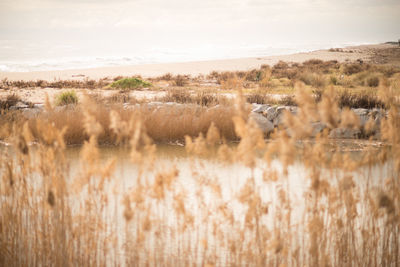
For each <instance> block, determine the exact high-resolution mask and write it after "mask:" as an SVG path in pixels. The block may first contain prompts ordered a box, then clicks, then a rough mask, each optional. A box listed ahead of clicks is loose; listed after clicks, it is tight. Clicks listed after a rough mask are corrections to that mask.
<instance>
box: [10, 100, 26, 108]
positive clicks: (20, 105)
mask: <svg viewBox="0 0 400 267" xmlns="http://www.w3.org/2000/svg"><path fill="white" fill-rule="evenodd" d="M26 108H29V106H28V105H27V104H25V103H23V102H21V101H19V102H17V103H16V104H15V105H14V106H12V107H10V110H17V109H26Z"/></svg>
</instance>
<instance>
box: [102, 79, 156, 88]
mask: <svg viewBox="0 0 400 267" xmlns="http://www.w3.org/2000/svg"><path fill="white" fill-rule="evenodd" d="M110 86H111V87H112V88H117V89H122V90H130V89H139V88H144V87H151V86H152V85H151V83H149V82H146V81H143V80H141V79H139V78H123V79H121V80H118V81H115V82H113V83H112V84H111V85H110Z"/></svg>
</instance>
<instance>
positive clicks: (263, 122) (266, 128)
mask: <svg viewBox="0 0 400 267" xmlns="http://www.w3.org/2000/svg"><path fill="white" fill-rule="evenodd" d="M250 119H252V120H254V121H255V122H256V123H257V125H258V127H260V129H261V131H262V132H263V133H264V134H268V133H270V132H272V131H273V130H274V125H273V124H272V123H271V122H270V121H269V120H268V119H267V118H265V117H264V116H263V115H261V114H260V113H255V112H251V113H250Z"/></svg>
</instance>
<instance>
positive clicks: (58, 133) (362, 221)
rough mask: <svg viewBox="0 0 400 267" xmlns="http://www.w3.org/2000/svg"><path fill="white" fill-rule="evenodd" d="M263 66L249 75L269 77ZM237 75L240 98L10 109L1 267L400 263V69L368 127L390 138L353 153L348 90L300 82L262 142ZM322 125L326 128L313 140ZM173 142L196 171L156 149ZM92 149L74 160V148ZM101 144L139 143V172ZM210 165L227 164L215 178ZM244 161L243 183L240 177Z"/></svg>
mask: <svg viewBox="0 0 400 267" xmlns="http://www.w3.org/2000/svg"><path fill="white" fill-rule="evenodd" d="M336 67H337V68H336ZM342 67H343V66H340V65H338V64H337V63H335V62H329V63H321V62H319V61H314V62H308V63H305V64H303V65H301V66H297V67H289V66H287V65H284V63H281V64H280V66H275V67H274V68H272V69H271V70H270V72H271V73H272V76H274V75H275V77H277V76H279V77H287V75H291V76H292V75H293V77H297V75H300V73H298V74H296V73H297V72H296V71H295V70H300V69H301V68H307V69H309V70H315V71H314V72H312V73H316V75H322V76H323V77H324V75H325V76H326V77H328V76H327V75H336V74H334V73H332V72H331V71H332V68H333V69H335V70H337V71H341V68H342ZM351 68H352V67H351ZM363 68H364V67H363ZM370 68H375V67H370ZM262 69H263V70H267V69H268V68H267V67H264V68H262ZM292 71H293V72H296V73H293V72H292ZM352 71H353V70H352ZM363 71H365V70H360V72H363ZM376 71H378V70H375V69H374V72H376ZM360 72H358V73H360ZM301 73H305V72H303V71H301ZM253 74H254V75H253ZM253 74H252V76H251V78H249V79H250V80H252V82H253V81H254V80H259V81H262V80H264V79H265V77H267V76H268V75H267V76H263V74H260V75H259V74H258V72H257V71H256V72H255V73H253ZM213 75H214V76H216V75H217V74H213ZM240 75H241V74H240ZM240 75H239V74H236V75H235V76H234V77H233V78H232V77H231V78H227V79H226V82H229V83H231V85H233V86H234V87H235V88H236V90H237V97H236V98H235V103H234V105H229V104H228V105H221V106H218V107H213V108H205V107H202V106H198V105H182V106H174V107H168V106H161V107H160V106H152V105H140V106H136V107H132V109H127V110H124V109H122V108H121V107H120V106H117V105H109V106H106V105H102V104H100V105H99V104H96V103H95V102H93V100H90V99H86V100H83V104H80V105H77V106H76V107H74V108H71V109H69V108H65V109H62V110H61V111H60V110H55V109H54V108H53V107H51V105H50V104H49V103H47V104H46V111H45V112H43V113H41V114H39V115H38V116H35V117H33V118H30V119H26V118H24V117H23V116H21V114H20V112H19V111H16V112H7V113H6V114H3V115H2V117H1V120H2V121H1V123H0V125H1V126H0V127H1V129H0V134H1V136H0V137H1V139H2V140H5V141H7V142H8V143H10V144H11V146H10V147H1V148H0V149H1V151H2V152H1V158H0V166H1V167H0V171H1V173H0V179H1V180H0V211H1V213H0V265H1V266H37V265H41V266H48V265H55V266H104V265H116V266H119V265H128V266H147V265H150V266H154V265H162V266H188V265H201V266H231V265H233V266H242V265H246V266H247V265H249V266H397V265H398V263H399V262H400V224H399V223H400V221H399V219H400V218H399V209H400V182H399V181H400V179H399V178H400V177H399V173H400V113H399V104H400V103H399V90H400V88H399V85H400V84H399V76H395V75H394V74H392V75H391V76H389V77H386V76H385V77H382V78H381V79H382V82H380V84H379V87H378V88H379V89H378V90H379V92H378V93H377V95H376V99H377V100H378V101H380V102H379V103H383V104H382V105H383V106H384V107H385V108H386V109H387V111H388V113H387V114H388V115H387V117H385V118H383V119H382V121H381V122H380V124H379V126H378V125H377V124H375V122H374V121H369V122H368V123H367V126H366V129H367V130H368V129H373V128H374V127H380V128H381V141H382V142H384V144H385V145H384V146H383V147H381V148H380V149H378V150H377V149H374V148H373V147H372V145H371V146H370V147H369V148H368V149H366V150H364V151H363V152H362V153H357V154H351V153H347V152H343V151H342V149H341V147H340V146H339V145H338V144H336V143H334V142H331V141H329V139H328V134H329V131H330V130H331V129H335V128H337V127H339V126H340V127H352V128H358V127H360V126H359V121H357V118H356V117H355V116H354V114H353V113H352V111H350V110H349V109H346V110H345V111H344V112H341V113H340V112H339V107H340V106H347V105H344V104H343V103H344V102H343V100H341V98H338V91H337V90H336V89H337V88H335V87H333V86H331V87H330V88H329V87H325V86H323V87H318V86H315V87H307V85H306V86H299V85H297V86H298V87H297V88H298V90H297V91H296V98H295V102H296V103H297V105H298V106H299V108H300V109H299V112H298V113H297V114H296V115H293V114H290V113H286V114H285V119H284V127H281V128H280V129H276V130H275V131H274V133H273V134H272V136H271V137H270V139H268V140H265V139H264V135H263V134H262V132H261V131H260V130H259V129H258V127H257V126H256V124H255V123H254V121H253V120H252V119H249V117H248V107H247V105H246V98H245V96H244V94H243V91H245V90H247V89H246V88H243V86H244V85H245V83H246V80H247V78H245V76H242V78H240ZM246 75H247V74H246ZM313 75H314V74H313ZM351 75H355V74H351ZM382 75H384V74H382ZM228 76H229V75H228ZM393 76H394V77H393ZM218 77H220V75H219V74H218ZM221 77H222V76H221ZM223 77H225V74H224V75H223ZM238 77H239V78H238ZM299 77H300V76H299ZM214 78H215V77H214ZM358 78H359V77H358ZM358 78H356V77H355V76H354V77H351V79H358ZM313 79H314V78H312V79H311V83H315V82H316V81H314V80H313ZM318 79H319V78H317V80H318ZM224 80H225V78H223V79H222V78H221V82H222V81H224ZM380 81H381V80H380ZM264 82H266V81H265V80H264ZM268 82H269V81H268ZM268 82H266V84H268ZM318 83H319V82H318ZM321 88H322V89H321ZM312 90H314V93H312ZM316 95H317V96H319V97H318V98H316ZM167 97H172V98H173V99H177V98H179V99H180V98H185V99H183V100H182V102H185V103H186V102H190V103H198V102H194V101H192V100H187V99H186V98H188V99H191V98H190V97H188V96H186V95H183V96H178V97H175V96H167ZM374 97H375V95H374ZM199 99H200V97H199ZM166 101H167V100H166ZM168 101H169V100H168ZM213 101H214V100H213ZM346 101H355V100H351V97H350V100H346ZM367 103H368V105H372V104H370V102H368V101H367ZM315 121H321V122H323V123H325V124H326V125H327V129H326V130H324V131H323V132H322V133H320V134H318V135H317V137H316V138H313V139H311V140H312V141H309V140H310V137H311V135H312V127H311V125H312V123H313V122H315ZM235 139H237V140H238V143H237V144H235V145H230V144H229V143H228V142H227V141H228V140H235ZM176 140H179V141H181V142H183V140H184V143H185V147H186V150H187V153H188V158H187V159H186V160H187V162H188V163H187V164H188V166H189V167H188V168H186V169H185V168H184V167H183V166H182V165H180V164H179V162H176V163H174V162H173V161H168V163H167V164H169V165H166V166H163V167H161V168H157V166H158V164H159V161H158V160H159V159H158V154H157V153H156V150H157V145H156V144H157V143H159V142H170V141H176ZM82 143H83V146H82V147H81V148H80V155H79V164H78V165H77V166H74V167H73V168H72V167H71V166H72V165H71V162H70V161H69V159H68V157H67V156H66V155H67V153H68V147H67V146H66V145H68V144H82ZM101 144H118V145H121V146H124V147H126V148H129V150H130V160H131V164H130V168H129V170H126V172H127V173H128V179H126V177H125V178H123V177H122V176H123V173H124V170H123V169H118V167H117V165H118V162H119V160H121V159H118V158H111V159H107V160H104V159H103V158H102V157H101V150H100V148H99V145H101ZM208 164H213V165H212V166H213V167H210V169H213V168H214V167H215V166H217V167H218V168H220V169H224V168H225V169H227V170H228V172H227V173H226V175H222V176H221V175H220V176H218V175H215V174H214V175H210V173H209V170H208V169H207V166H208ZM238 168H242V169H244V170H245V172H244V173H245V176H244V177H241V179H242V181H243V182H239V181H237V180H230V179H235V178H234V173H235V170H237V169H238ZM187 169H189V171H188V170H187ZM229 171H230V172H231V173H229ZM302 177H303V178H302ZM124 179H125V180H124ZM301 179H304V181H303V180H301ZM299 180H301V181H303V182H302V184H301V186H298V185H296V184H297V183H298V181H299ZM188 181H189V182H188ZM227 181H229V182H230V185H231V186H227ZM127 184H129V185H130V186H128V185H127ZM232 185H235V186H236V187H239V189H237V190H234V188H235V186H232ZM189 192H192V194H191V195H190V197H189Z"/></svg>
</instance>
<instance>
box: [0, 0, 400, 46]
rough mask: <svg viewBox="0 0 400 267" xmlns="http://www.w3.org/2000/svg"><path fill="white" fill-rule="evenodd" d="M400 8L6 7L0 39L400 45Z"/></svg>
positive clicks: (369, 3) (32, 1) (88, 0)
mask: <svg viewBox="0 0 400 267" xmlns="http://www.w3.org/2000/svg"><path fill="white" fill-rule="evenodd" d="M399 25H400V0H380V1H379V0H201V1H192V0H132V1H129V0H0V39H1V40H5V39H23V40H36V41H37V40H42V41H43V40H52V41H57V42H71V41H73V42H77V43H79V44H80V43H82V44H83V43H85V42H98V43H101V44H103V45H108V44H109V43H112V42H113V43H116V42H120V43H121V42H124V43H125V44H132V45H142V46H146V45H148V44H149V42H151V43H158V44H159V45H161V46H162V45H163V44H166V43H174V44H176V45H177V46H179V45H190V44H191V43H203V44H216V43H228V42H238V43H257V44H268V43H284V42H292V41H293V40H296V41H297V42H300V41H301V42H303V43H307V42H337V43H343V42H376V41H389V40H397V39H398V38H400V27H399Z"/></svg>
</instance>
